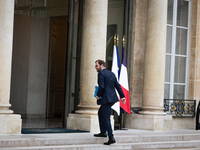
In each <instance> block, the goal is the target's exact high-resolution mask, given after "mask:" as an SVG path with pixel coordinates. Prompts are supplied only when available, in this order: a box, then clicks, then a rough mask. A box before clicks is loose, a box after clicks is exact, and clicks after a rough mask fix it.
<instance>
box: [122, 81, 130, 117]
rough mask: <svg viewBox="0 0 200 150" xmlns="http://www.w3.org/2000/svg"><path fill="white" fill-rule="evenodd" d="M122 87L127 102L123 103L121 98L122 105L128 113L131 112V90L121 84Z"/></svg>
mask: <svg viewBox="0 0 200 150" xmlns="http://www.w3.org/2000/svg"><path fill="white" fill-rule="evenodd" d="M120 86H121V85H120ZM121 88H122V91H123V93H124V95H125V99H126V103H125V104H122V102H121V99H120V107H121V108H123V109H124V110H125V111H126V112H127V113H129V114H130V101H129V91H128V90H126V89H125V88H124V87H123V86H121Z"/></svg>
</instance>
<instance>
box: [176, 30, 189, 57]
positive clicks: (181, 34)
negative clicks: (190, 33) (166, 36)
mask: <svg viewBox="0 0 200 150" xmlns="http://www.w3.org/2000/svg"><path fill="white" fill-rule="evenodd" d="M186 50H187V29H180V28H177V30H176V54H180V55H186Z"/></svg>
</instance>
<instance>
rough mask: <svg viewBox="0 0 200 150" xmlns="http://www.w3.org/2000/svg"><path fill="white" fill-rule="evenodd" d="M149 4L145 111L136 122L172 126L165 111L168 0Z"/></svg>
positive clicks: (142, 125) (136, 125) (152, 127)
mask: <svg viewBox="0 0 200 150" xmlns="http://www.w3.org/2000/svg"><path fill="white" fill-rule="evenodd" d="M147 7H148V11H147V32H146V51H145V62H144V87H143V100H142V107H141V108H142V111H140V112H139V114H140V115H134V119H133V118H132V119H133V120H134V121H133V123H132V125H133V126H134V128H137V129H147V130H168V129H171V127H172V126H171V123H172V120H171V118H170V117H167V116H165V115H166V114H165V113H164V112H163V110H164V108H163V100H164V76H165V51H166V29H167V28H166V25H167V0H162V1H158V0H148V6H147ZM166 124H168V125H167V126H166Z"/></svg>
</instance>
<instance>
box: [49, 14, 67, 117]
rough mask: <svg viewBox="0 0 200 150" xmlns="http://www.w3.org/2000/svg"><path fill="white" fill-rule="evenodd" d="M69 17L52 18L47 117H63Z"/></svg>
mask: <svg viewBox="0 0 200 150" xmlns="http://www.w3.org/2000/svg"><path fill="white" fill-rule="evenodd" d="M66 42H67V17H54V18H51V20H50V41H49V61H48V69H49V70H48V79H47V87H48V90H47V102H46V117H47V118H62V116H63V109H64V107H63V106H64V90H65V87H64V86H65V64H66Z"/></svg>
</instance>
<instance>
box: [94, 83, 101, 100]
mask: <svg viewBox="0 0 200 150" xmlns="http://www.w3.org/2000/svg"><path fill="white" fill-rule="evenodd" d="M94 88H95V91H94V97H96V96H97V92H98V89H99V87H98V86H95V87H94ZM99 99H101V97H99Z"/></svg>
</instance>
